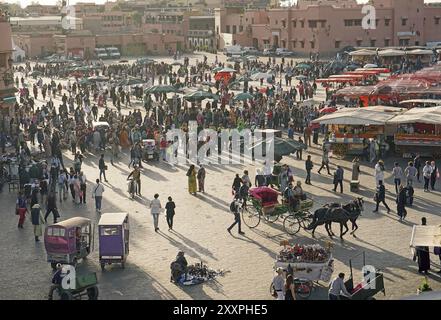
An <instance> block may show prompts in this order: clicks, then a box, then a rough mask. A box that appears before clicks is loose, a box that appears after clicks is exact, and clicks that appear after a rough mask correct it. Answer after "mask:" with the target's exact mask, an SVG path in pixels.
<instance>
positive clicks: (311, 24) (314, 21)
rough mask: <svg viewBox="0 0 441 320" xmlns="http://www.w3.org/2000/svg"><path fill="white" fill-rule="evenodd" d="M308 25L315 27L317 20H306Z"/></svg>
mask: <svg viewBox="0 0 441 320" xmlns="http://www.w3.org/2000/svg"><path fill="white" fill-rule="evenodd" d="M308 26H309V27H310V28H317V21H316V20H308Z"/></svg>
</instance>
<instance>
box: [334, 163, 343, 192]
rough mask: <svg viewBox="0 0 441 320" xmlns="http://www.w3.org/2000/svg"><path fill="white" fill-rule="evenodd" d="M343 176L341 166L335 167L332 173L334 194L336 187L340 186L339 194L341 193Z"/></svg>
mask: <svg viewBox="0 0 441 320" xmlns="http://www.w3.org/2000/svg"><path fill="white" fill-rule="evenodd" d="M343 174H344V170H343V168H342V167H341V166H337V170H335V173H334V192H336V191H337V186H338V185H340V193H343Z"/></svg>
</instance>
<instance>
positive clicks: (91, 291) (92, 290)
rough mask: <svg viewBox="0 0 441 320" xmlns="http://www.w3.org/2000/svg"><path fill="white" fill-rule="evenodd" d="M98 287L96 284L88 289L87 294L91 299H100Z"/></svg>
mask: <svg viewBox="0 0 441 320" xmlns="http://www.w3.org/2000/svg"><path fill="white" fill-rule="evenodd" d="M98 293H99V291H98V287H97V286H94V287H92V288H88V289H87V296H88V297H89V300H97V299H98Z"/></svg>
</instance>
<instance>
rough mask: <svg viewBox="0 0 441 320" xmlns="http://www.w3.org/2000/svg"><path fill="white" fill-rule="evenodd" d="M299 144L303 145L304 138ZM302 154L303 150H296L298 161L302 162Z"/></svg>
mask: <svg viewBox="0 0 441 320" xmlns="http://www.w3.org/2000/svg"><path fill="white" fill-rule="evenodd" d="M299 144H303V140H302V137H299ZM302 153H303V149H302V148H298V149H297V150H296V158H297V160H302Z"/></svg>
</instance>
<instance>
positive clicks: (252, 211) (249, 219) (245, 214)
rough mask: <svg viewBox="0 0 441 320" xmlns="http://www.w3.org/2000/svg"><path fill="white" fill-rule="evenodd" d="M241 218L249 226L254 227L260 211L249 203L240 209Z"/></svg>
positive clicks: (258, 220) (257, 221) (256, 224)
mask: <svg viewBox="0 0 441 320" xmlns="http://www.w3.org/2000/svg"><path fill="white" fill-rule="evenodd" d="M242 220H243V222H244V223H245V224H246V225H247V226H248V227H249V228H255V227H257V226H258V225H259V223H260V213H259V211H257V209H256V208H255V207H254V206H252V205H249V206H247V207H246V208H244V210H243V211H242Z"/></svg>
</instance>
